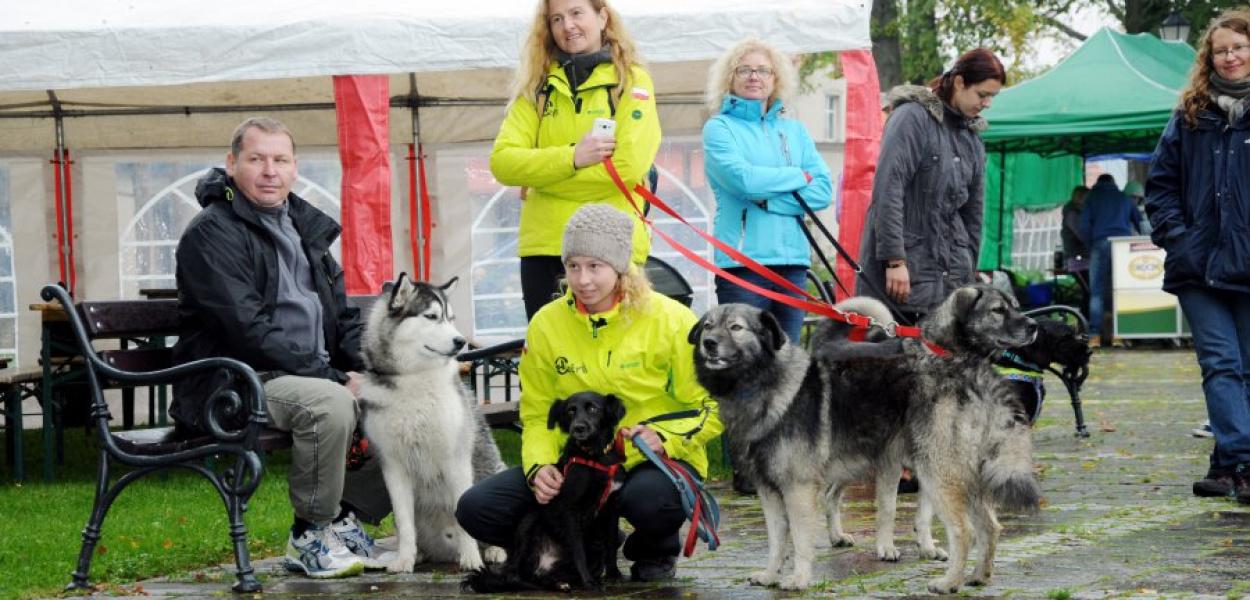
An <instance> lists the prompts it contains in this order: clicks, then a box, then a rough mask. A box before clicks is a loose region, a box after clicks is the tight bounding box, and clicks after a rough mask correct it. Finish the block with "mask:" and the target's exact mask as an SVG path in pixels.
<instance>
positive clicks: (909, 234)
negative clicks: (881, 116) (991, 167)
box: [859, 48, 1007, 321]
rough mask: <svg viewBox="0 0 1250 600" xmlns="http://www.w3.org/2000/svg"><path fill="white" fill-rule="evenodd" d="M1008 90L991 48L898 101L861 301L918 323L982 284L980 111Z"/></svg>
mask: <svg viewBox="0 0 1250 600" xmlns="http://www.w3.org/2000/svg"><path fill="white" fill-rule="evenodd" d="M1006 82H1007V74H1006V71H1004V70H1003V64H1002V62H1000V61H999V60H998V57H996V56H994V53H993V52H990V51H989V50H987V49H985V48H977V49H975V50H969V51H968V52H965V53H964V54H962V55H961V56H960V57H959V59H958V60H956V61H955V65H954V66H953V67H951V68H950V70H948V71H946V72H945V73H942V74H941V75H939V76H937V77H935V78H934V79H933V80H932V81H930V82H929V86H928V87H921V86H916V85H903V86H899V87H896V88H894V89H893V90H891V91H890V94H889V107H890V117H889V120H888V121H886V126H885V134H884V136H883V138H882V140H881V155H880V157H879V159H878V161H877V173H876V177H875V178H874V179H873V185H872V206H871V207H870V208H869V209H868V216H867V230H866V231H865V232H864V240H863V245H862V246H861V247H860V252H859V255H860V262H861V263H862V264H863V267H864V271H863V274H862V277H863V278H864V280H865V282H866V283H867V285H862V286H861V288H860V293H861V294H865V295H869V296H873V297H876V298H878V299H880V300H883V301H886V302H887V304H889V303H890V302H891V301H892V302H893V303H894V306H895V312H896V316H897V317H901V318H904V319H906V320H909V321H914V320H915V319H918V318H919V317H920V316H922V315H924V314H925V313H927V312H929V310H930V309H932V308H933V307H934V306H936V305H937V304H938V303H939V302H941V301H942V300H943V299H944V298H946V296H947V295H949V294H950V292H951V291H953V290H954V289H955V288H957V287H959V286H961V285H964V284H967V283H972V282H973V280H974V279H975V277H976V264H977V254H978V252H979V250H980V245H981V218H982V215H983V212H984V204H985V188H984V177H985V147H984V146H983V145H982V143H981V136H980V132H981V131H983V130H984V129H985V127H986V123H985V119H983V118H982V117H981V111H983V110H985V109H986V108H989V106H990V103H991V102H992V101H993V99H994V96H995V95H997V94H998V92H999V91H1000V90H1002V88H1003V85H1004V84H1006Z"/></svg>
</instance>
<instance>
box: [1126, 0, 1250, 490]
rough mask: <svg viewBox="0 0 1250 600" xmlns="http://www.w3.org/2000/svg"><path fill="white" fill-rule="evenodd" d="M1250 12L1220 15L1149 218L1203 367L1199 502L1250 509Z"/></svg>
mask: <svg viewBox="0 0 1250 600" xmlns="http://www.w3.org/2000/svg"><path fill="white" fill-rule="evenodd" d="M1248 104H1250V12H1245V11H1239V10H1231V11H1227V12H1225V13H1223V14H1222V15H1220V16H1219V17H1218V18H1217V19H1216V20H1215V21H1213V22H1212V23H1211V26H1210V27H1209V28H1208V29H1207V31H1206V32H1205V33H1204V34H1203V36H1202V41H1201V42H1200V43H1199V45H1198V56H1197V68H1196V69H1194V72H1193V75H1192V76H1191V78H1190V81H1189V86H1188V87H1187V89H1186V90H1185V91H1184V92H1183V93H1182V94H1181V101H1180V106H1179V108H1178V109H1177V111H1176V113H1175V114H1173V115H1172V119H1171V120H1170V121H1169V122H1168V125H1167V128H1166V129H1164V131H1163V136H1162V137H1161V138H1160V139H1159V145H1158V147H1157V148H1155V152H1154V156H1153V157H1152V158H1151V160H1150V171H1149V175H1148V177H1147V180H1146V198H1147V199H1146V212H1147V213H1148V214H1149V215H1150V221H1151V224H1152V225H1153V226H1154V231H1153V232H1152V233H1151V238H1152V239H1153V240H1154V242H1155V244H1157V245H1158V246H1160V247H1161V248H1163V249H1164V250H1166V251H1167V259H1166V260H1165V262H1164V274H1163V289H1164V290H1166V291H1168V292H1171V293H1173V294H1176V296H1177V298H1179V299H1180V304H1181V308H1182V309H1183V310H1184V312H1185V316H1186V318H1188V320H1189V325H1190V329H1191V330H1192V332H1193V342H1194V350H1195V351H1196V352H1197V354H1198V364H1199V365H1200V366H1201V368H1202V388H1203V392H1204V393H1205V395H1206V402H1207V413H1208V416H1209V417H1210V419H1211V429H1212V431H1213V432H1214V433H1215V444H1216V445H1215V450H1214V451H1213V452H1212V456H1211V468H1210V471H1209V472H1208V473H1207V476H1206V477H1205V478H1204V479H1203V480H1201V481H1199V482H1197V483H1195V484H1194V494H1196V495H1199V496H1236V497H1237V500H1238V501H1239V502H1241V503H1243V504H1250V388H1248V387H1247V384H1248V383H1250V114H1248V113H1250V111H1247V110H1246V108H1247V105H1248Z"/></svg>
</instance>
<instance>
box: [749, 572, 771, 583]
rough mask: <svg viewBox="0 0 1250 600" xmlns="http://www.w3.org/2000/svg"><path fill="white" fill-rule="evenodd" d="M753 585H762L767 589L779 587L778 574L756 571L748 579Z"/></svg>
mask: <svg viewBox="0 0 1250 600" xmlns="http://www.w3.org/2000/svg"><path fill="white" fill-rule="evenodd" d="M747 580H748V581H750V582H751V585H762V586H765V587H769V586H774V585H777V574H776V573H773V572H770V571H756V572H755V573H751V576H750V577H748V578H747Z"/></svg>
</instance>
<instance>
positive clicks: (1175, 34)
mask: <svg viewBox="0 0 1250 600" xmlns="http://www.w3.org/2000/svg"><path fill="white" fill-rule="evenodd" d="M1159 38H1160V39H1163V40H1165V41H1168V42H1188V41H1189V20H1188V19H1186V18H1185V17H1182V16H1181V13H1180V11H1178V10H1176V9H1175V8H1174V9H1172V12H1170V13H1168V16H1167V18H1166V19H1164V20H1163V22H1162V23H1160V24H1159Z"/></svg>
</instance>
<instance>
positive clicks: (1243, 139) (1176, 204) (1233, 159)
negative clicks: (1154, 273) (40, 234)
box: [1146, 109, 1250, 293]
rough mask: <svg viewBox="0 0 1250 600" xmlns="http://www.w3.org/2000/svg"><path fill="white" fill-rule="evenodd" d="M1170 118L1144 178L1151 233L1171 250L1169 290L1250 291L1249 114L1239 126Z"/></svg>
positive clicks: (1208, 114) (1221, 119)
mask: <svg viewBox="0 0 1250 600" xmlns="http://www.w3.org/2000/svg"><path fill="white" fill-rule="evenodd" d="M1197 117H1198V119H1197V120H1198V123H1197V127H1195V128H1192V129H1191V128H1189V126H1187V125H1185V122H1184V119H1183V116H1182V115H1181V114H1180V113H1176V114H1173V115H1172V119H1171V120H1170V121H1168V124H1167V127H1166V128H1165V129H1164V130H1163V135H1162V136H1161V137H1160V138H1159V144H1158V146H1157V147H1156V148H1155V152H1154V156H1153V157H1151V159H1150V170H1149V173H1148V175H1147V178H1146V213H1147V214H1148V215H1150V222H1151V224H1152V225H1153V226H1154V230H1153V231H1152V232H1151V234H1150V237H1151V239H1153V240H1154V243H1155V245H1157V246H1159V247H1160V248H1163V249H1164V250H1166V251H1167V258H1166V259H1165V261H1164V267H1163V268H1164V273H1163V289H1164V290H1167V291H1170V292H1175V291H1176V290H1177V289H1178V288H1180V287H1182V286H1186V285H1198V286H1205V287H1209V288H1216V289H1224V290H1233V291H1238V292H1242V293H1246V292H1250V113H1247V114H1243V115H1242V117H1241V119H1239V120H1238V121H1237V123H1235V124H1233V125H1229V124H1228V119H1227V118H1225V116H1224V114H1223V113H1222V111H1219V110H1218V109H1214V110H1202V111H1199V112H1198V115H1197Z"/></svg>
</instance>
